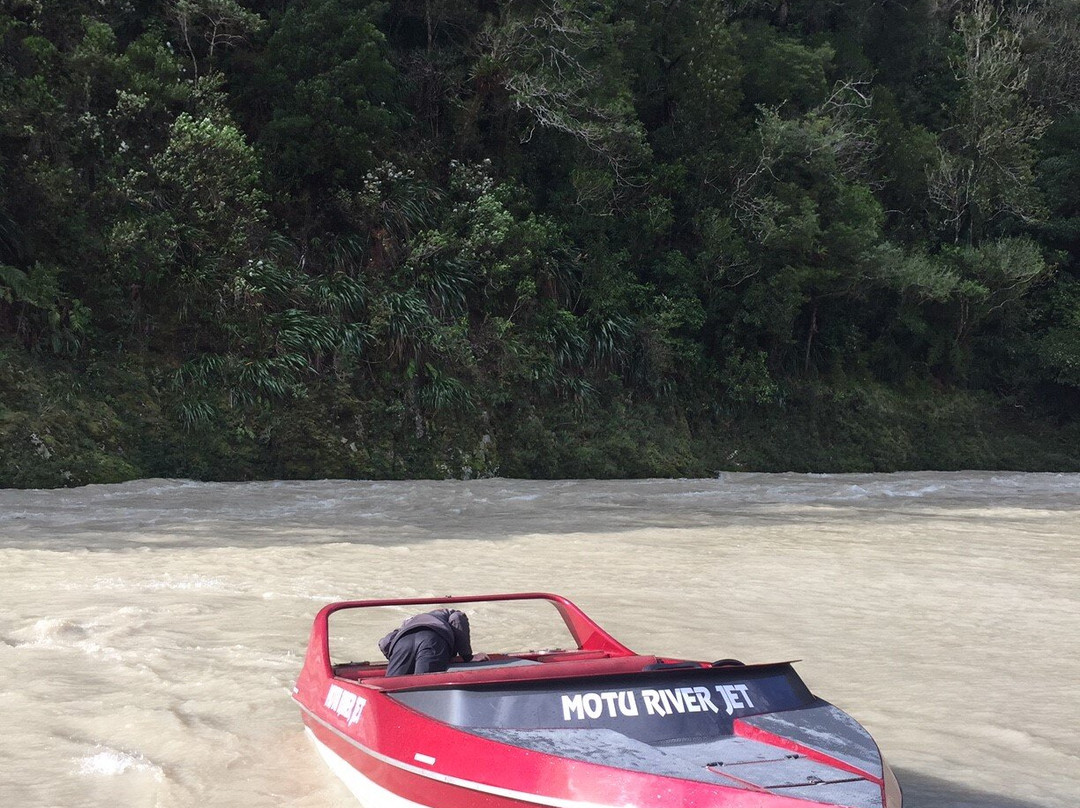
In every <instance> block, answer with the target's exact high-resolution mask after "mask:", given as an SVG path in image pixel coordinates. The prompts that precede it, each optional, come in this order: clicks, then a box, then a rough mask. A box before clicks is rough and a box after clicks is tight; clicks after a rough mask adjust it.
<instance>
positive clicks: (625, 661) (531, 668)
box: [360, 654, 657, 690]
mask: <svg viewBox="0 0 1080 808" xmlns="http://www.w3.org/2000/svg"><path fill="white" fill-rule="evenodd" d="M656 661H657V659H656V657H655V656H643V655H640V654H633V655H630V656H615V657H606V658H604V659H577V660H567V661H565V662H545V663H543V664H542V665H525V666H522V667H502V668H494V669H492V668H472V669H468V670H451V671H444V672H441V673H414V674H411V675H408V676H374V677H370V678H365V679H360V683H361V684H363V685H366V686H367V687H372V688H375V689H376V690H408V689H413V688H424V687H454V686H462V685H477V684H496V683H501V682H520V681H535V680H545V679H572V678H575V677H578V676H603V675H606V674H622V673H638V672H640V671H641V670H643V669H644V668H645V667H646V666H648V665H654V664H656Z"/></svg>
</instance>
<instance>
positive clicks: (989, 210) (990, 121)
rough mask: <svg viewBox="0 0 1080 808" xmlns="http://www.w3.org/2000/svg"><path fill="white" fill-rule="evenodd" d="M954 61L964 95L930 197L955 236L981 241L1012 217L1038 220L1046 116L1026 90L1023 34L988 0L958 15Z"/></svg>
mask: <svg viewBox="0 0 1080 808" xmlns="http://www.w3.org/2000/svg"><path fill="white" fill-rule="evenodd" d="M956 30H957V33H958V35H959V38H960V42H961V46H962V50H961V52H960V54H959V56H958V57H957V58H956V59H955V61H954V69H955V72H956V78H957V80H958V81H959V82H960V84H961V86H962V88H963V98H962V100H961V102H960V103H959V104H958V105H957V106H956V107H955V108H954V109H953V111H952V113H953V114H952V120H951V126H950V127H949V129H947V130H946V131H945V132H943V133H942V136H941V139H940V159H939V160H938V164H937V166H936V167H935V168H934V169H933V171H932V173H931V174H930V198H931V199H932V200H933V201H934V202H935V203H936V204H937V205H938V206H939V207H940V208H941V210H942V211H943V216H944V225H945V226H946V227H947V228H948V229H949V231H950V232H951V237H952V240H953V242H954V243H956V244H960V243H967V244H971V245H978V244H979V242H980V241H981V240H982V239H983V238H985V237H986V236H987V235H989V234H990V233H991V232H992V231H993V229H994V228H995V227H1000V226H1001V225H1002V223H1003V220H1005V219H1006V218H1007V217H1011V218H1013V219H1016V220H1019V221H1021V222H1025V223H1031V222H1034V221H1036V220H1037V219H1038V217H1039V216H1040V214H1041V213H1042V205H1041V202H1040V200H1039V196H1038V193H1037V191H1036V189H1035V182H1034V180H1035V172H1034V167H1035V160H1036V151H1035V144H1036V143H1037V141H1038V140H1039V138H1040V137H1041V136H1042V134H1043V132H1044V131H1045V130H1046V127H1047V124H1048V122H1049V121H1048V119H1047V117H1046V116H1045V115H1044V114H1043V112H1042V111H1041V110H1040V109H1039V108H1038V107H1037V106H1036V105H1035V104H1034V103H1032V102H1031V101H1030V100H1029V99H1028V97H1027V95H1026V88H1027V81H1028V71H1027V69H1026V68H1025V67H1024V65H1023V50H1022V44H1023V43H1022V38H1021V36H1020V34H1019V33H1018V32H1017V30H1016V29H1015V28H1012V27H1010V26H1009V21H1008V19H1007V18H1005V17H1003V16H1002V15H1001V14H1000V13H999V12H998V11H997V9H996V6H995V4H994V3H993V2H992V1H991V0H972V2H971V4H970V6H969V7H968V8H967V9H966V10H964V11H961V13H960V14H959V15H958V16H957V19H956Z"/></svg>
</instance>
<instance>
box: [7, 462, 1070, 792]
mask: <svg viewBox="0 0 1080 808" xmlns="http://www.w3.org/2000/svg"><path fill="white" fill-rule="evenodd" d="M536 590H539V591H550V592H558V593H560V594H564V595H566V596H568V597H569V598H571V599H572V600H574V601H575V602H576V603H577V604H578V605H579V606H581V607H582V608H584V609H585V611H586V612H588V613H589V614H590V615H591V616H592V617H594V618H595V619H596V620H597V621H598V622H599V623H600V624H601V625H603V626H604V627H605V628H607V629H608V630H609V631H610V632H611V633H612V634H614V636H615V637H617V638H618V639H619V640H621V641H622V642H623V643H625V644H626V645H629V646H630V647H631V648H633V649H635V650H637V651H639V652H643V653H661V654H669V655H673V656H685V657H690V658H700V659H717V658H720V657H738V658H740V659H743V660H745V661H748V662H763V661H775V660H790V659H797V660H801V661H800V662H798V663H797V664H796V668H797V670H798V671H799V673H800V674H801V676H802V678H803V679H804V680H805V681H806V683H807V684H808V685H809V687H810V688H811V690H813V691H814V692H815V693H816V694H817V695H819V696H821V697H822V698H824V699H826V700H828V701H830V702H832V703H834V704H836V705H837V706H839V707H840V708H842V709H844V710H845V711H847V712H848V713H850V714H851V715H853V716H854V717H855V718H856V719H857V720H859V721H860V722H861V723H862V724H863V725H864V726H866V727H867V729H868V730H869V731H870V732H871V734H873V735H874V737H875V739H876V740H877V741H878V743H879V744H880V745H881V747H882V750H883V751H884V753H885V756H886V758H887V759H888V760H889V762H890V764H891V765H892V766H893V768H894V770H895V771H896V772H897V775H898V777H899V779H900V781H901V783H902V785H903V786H904V789H905V806H906V808H975V807H976V806H977V807H978V808H1076V806H1078V805H1080V652H1078V648H1080V475H1058V474H1012V473H989V472H979V473H953V474H945V473H910V474H882V475H870V474H867V475H794V474H778V475H769V474H734V475H725V476H722V477H720V478H718V479H713V480H641V481H617V482H600V481H588V480H581V481H555V482H551V481H545V482H538V481H522V480H504V479H493V480H477V481H466V482H461V481H448V482H434V481H424V482H346V481H319V482H262V483H229V484H219V483H194V482H188V481H171V480H144V481H139V482H132V483H126V484H123V485H115V486H89V487H86V488H81V489H72V490H53V491H13V490H6V491H0V592H2V593H3V594H2V597H0V682H2V685H0V715H2V716H3V717H4V722H3V723H4V730H3V732H2V733H0V805H3V806H18V808H30V807H37V806H48V807H49V808H52V807H53V806H57V807H60V806H64V807H67V806H72V807H76V806H77V807H78V808H116V806H124V807H125V808H143V807H146V808H150V807H151V806H154V807H160V808H173V807H174V806H184V807H185V808H186V807H187V806H200V807H201V806H243V808H269V806H274V807H275V808H280V807H281V806H288V807H289V808H317V807H318V808H346V807H347V806H356V805H357V803H356V802H355V801H354V799H353V797H352V796H351V795H350V794H349V793H348V792H347V791H346V790H345V788H344V787H343V786H342V785H340V784H339V783H338V781H337V780H336V779H335V778H334V777H333V775H331V774H330V772H329V771H328V770H327V769H326V768H325V767H324V765H323V763H322V761H321V760H320V759H319V758H318V756H317V754H316V752H315V750H314V749H313V748H312V747H311V745H310V743H309V741H308V740H307V739H306V738H305V736H304V734H303V731H302V727H301V723H300V719H299V713H298V710H297V708H296V706H295V705H294V704H293V703H292V702H291V700H290V698H289V692H290V689H291V686H292V683H293V680H294V679H295V676H296V674H297V672H298V670H299V667H300V664H301V661H302V657H303V652H304V647H305V643H306V640H307V634H308V631H309V629H310V626H311V620H312V617H313V616H314V613H315V612H316V611H317V610H318V609H319V607H320V606H322V605H323V604H324V603H327V602H330V601H333V600H344V599H356V598H375V597H410V596H423V595H446V594H459V595H474V594H482V593H490V592H509V591H536ZM389 627H392V626H389ZM389 627H388V628H389ZM483 645H484V642H483V635H482V627H480V626H476V625H474V647H476V648H477V650H483ZM374 653H375V654H377V651H375V652H374ZM369 808H379V806H369Z"/></svg>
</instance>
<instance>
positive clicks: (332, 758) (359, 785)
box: [304, 727, 428, 808]
mask: <svg viewBox="0 0 1080 808" xmlns="http://www.w3.org/2000/svg"><path fill="white" fill-rule="evenodd" d="M304 732H305V733H307V736H308V737H309V738H311V741H312V743H314V744H315V748H316V749H317V750H318V752H319V754H320V755H321V756H322V759H323V760H325V761H326V765H327V766H329V767H330V771H332V772H333V773H334V774H336V775H337V776H338V778H339V779H340V780H341V782H343V783H344V784H345V785H346V786H348V789H349V791H351V792H352V793H353V796H354V797H356V799H358V800H360V802H362V803H363V804H364V805H365V806H367V808H428V806H426V805H421V804H420V803H418V802H413V801H412V800H407V799H405V798H404V797H402V796H401V795H399V794H395V793H394V792H393V791H387V790H386V789H385V788H383V787H382V786H380V785H379V784H378V783H375V782H373V781H371V780H369V779H368V778H366V777H365V776H364V775H362V774H361V773H360V772H359V771H357V770H356V769H354V768H353V767H352V766H350V765H349V762H348V761H347V760H345V759H344V758H342V757H340V756H338V754H337V753H336V752H335V751H334V750H333V749H331V748H330V747H329V746H327V745H326V744H324V743H323V742H322V741H320V740H319V739H318V738H316V737H315V733H314V732H312V731H311V729H310V728H308V727H304Z"/></svg>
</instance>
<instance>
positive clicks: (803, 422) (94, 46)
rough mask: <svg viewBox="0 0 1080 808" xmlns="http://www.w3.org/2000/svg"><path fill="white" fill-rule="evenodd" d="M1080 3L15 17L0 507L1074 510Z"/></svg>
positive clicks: (1, 78)
mask: <svg viewBox="0 0 1080 808" xmlns="http://www.w3.org/2000/svg"><path fill="white" fill-rule="evenodd" d="M1077 65H1080V0H1029V1H1027V2H1003V1H1002V0H998V1H997V2H992V0H951V1H950V0H903V1H902V2H901V0H802V1H798V2H796V1H795V0H791V1H790V2H789V0H729V1H728V2H723V1H722V0H477V2H462V1H461V0H388V1H387V2H372V1H371V0H291V1H290V0H245V2H239V1H238V0H169V2H164V1H163V0H0V485H13V486H58V485H78V484H83V483H89V482H109V481H116V480H123V479H129V478H133V477H145V476H169V477H177V476H188V477H195V478H201V479H250V478H266V477H285V478H296V477H303V478H312V477H352V478H391V477H413V476H417V477H419V476H422V477H430V476H435V477H470V476H487V475H505V476H529V477H557V476H573V477H596V476H602V477H610V476H642V475H660V476H674V475H684V476H690V475H709V474H714V473H716V472H717V471H720V470H724V469H732V470H734V469H743V470H801V471H806V470H813V471H844V470H849V471H850V470H894V469H912V468H937V469H953V468H964V467H981V468H989V467H1000V468H1004V467H1007V468H1015V469H1062V470H1077V469H1080V419H1078V418H1077V417H1076V408H1077V404H1078V403H1080V72H1078V71H1077Z"/></svg>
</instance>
